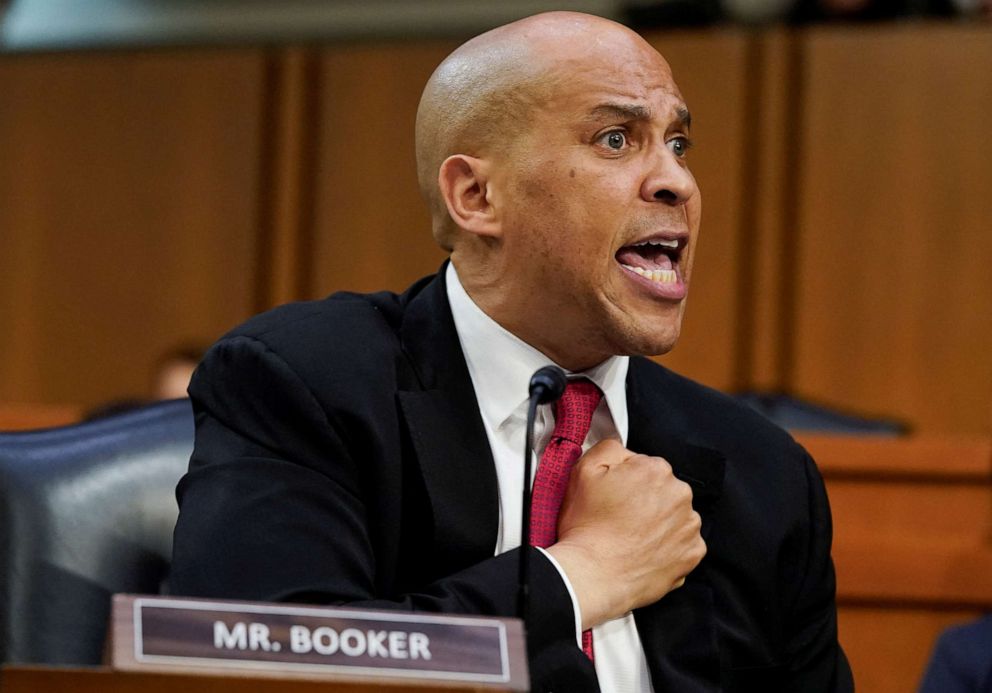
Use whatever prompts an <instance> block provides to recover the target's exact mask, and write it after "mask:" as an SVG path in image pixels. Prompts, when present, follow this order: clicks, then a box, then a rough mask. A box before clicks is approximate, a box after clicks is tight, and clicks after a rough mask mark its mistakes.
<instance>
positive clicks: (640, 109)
mask: <svg viewBox="0 0 992 693" xmlns="http://www.w3.org/2000/svg"><path fill="white" fill-rule="evenodd" d="M589 115H590V117H591V118H592V119H594V120H613V119H617V120H648V119H650V118H651V109H649V108H647V107H646V106H641V105H638V104H620V103H604V104H600V105H599V106H596V107H595V108H593V109H592V110H591V111H590V112H589ZM675 117H676V118H677V119H678V121H679V122H680V123H682V125H683V126H684V127H685V128H686V129H689V127H690V126H691V125H692V115H691V114H690V113H689V109H688V108H686V107H685V106H678V107H677V108H676V109H675Z"/></svg>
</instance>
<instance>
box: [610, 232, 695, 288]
mask: <svg viewBox="0 0 992 693" xmlns="http://www.w3.org/2000/svg"><path fill="white" fill-rule="evenodd" d="M684 248H685V239H681V240H680V239H677V238H667V239H666V238H649V239H647V240H644V241H638V242H637V243H634V244H631V245H625V246H624V247H623V248H621V249H620V250H618V251H617V254H616V259H617V262H619V263H620V265H621V266H622V267H623V268H624V269H626V270H629V271H631V272H633V273H635V274H637V275H639V276H641V277H644V278H645V279H647V280H648V281H651V282H654V283H656V284H677V283H678V282H679V280H680V278H681V277H680V272H679V260H680V258H681V257H682V251H683V249H684Z"/></svg>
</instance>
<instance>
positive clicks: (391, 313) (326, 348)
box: [218, 292, 403, 355]
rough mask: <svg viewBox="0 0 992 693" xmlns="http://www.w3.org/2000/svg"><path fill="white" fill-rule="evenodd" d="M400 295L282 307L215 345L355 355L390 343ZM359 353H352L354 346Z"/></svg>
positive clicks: (347, 296) (335, 297)
mask: <svg viewBox="0 0 992 693" xmlns="http://www.w3.org/2000/svg"><path fill="white" fill-rule="evenodd" d="M402 313H403V303H402V301H401V297H400V296H398V295H396V294H393V293H389V292H380V293H376V294H356V293H345V292H342V293H335V294H332V295H330V296H328V297H327V298H324V299H321V300H317V301H300V302H296V303H287V304H285V305H282V306H278V307H276V308H273V309H272V310H268V311H266V312H264V313H260V314H258V315H256V316H254V317H252V318H250V319H249V320H248V321H246V322H244V323H242V324H241V325H239V326H238V327H236V328H234V329H233V330H231V331H230V332H228V333H227V334H225V335H224V336H223V337H221V339H220V340H219V342H218V343H219V344H223V343H225V342H230V341H232V340H238V339H239V338H240V339H249V340H255V341H258V342H261V343H263V344H264V345H265V346H266V347H267V348H269V349H271V350H273V351H275V352H277V353H280V354H284V355H288V354H293V353H296V352H298V351H304V352H305V351H313V350H318V351H321V352H323V353H324V354H330V353H334V352H342V354H340V355H344V353H349V354H354V353H356V352H359V353H369V350H371V351H375V350H376V345H385V344H388V343H390V342H391V341H393V340H394V339H395V334H396V330H397V329H398V327H397V326H398V323H399V322H400V321H401V320H402ZM359 344H360V345H362V347H363V348H362V349H357V348H356V346H357V345H359Z"/></svg>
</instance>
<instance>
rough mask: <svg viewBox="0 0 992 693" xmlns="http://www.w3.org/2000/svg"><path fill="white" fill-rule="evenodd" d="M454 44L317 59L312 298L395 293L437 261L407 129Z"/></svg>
mask: <svg viewBox="0 0 992 693" xmlns="http://www.w3.org/2000/svg"><path fill="white" fill-rule="evenodd" d="M458 43H459V42H417V43H413V42H411V43H403V42H388V43H381V44H380V43H373V44H355V45H350V44H345V45H340V46H333V47H328V48H325V49H324V50H323V51H322V52H321V55H320V61H319V76H318V85H319V86H318V88H319V106H318V108H319V111H318V112H319V121H318V122H319V123H320V132H319V135H318V137H317V141H316V142H314V143H313V146H314V147H316V148H317V163H316V171H315V190H314V198H315V203H314V229H313V254H312V257H311V261H312V263H313V267H312V269H311V270H310V271H311V272H312V276H313V281H312V295H314V296H322V295H325V294H327V293H329V292H331V291H337V290H342V289H346V290H350V291H378V290H380V289H392V290H394V291H398V290H402V289H405V288H406V287H407V286H408V285H409V284H410V283H411V282H413V281H414V280H416V279H419V278H420V277H422V276H424V275H426V274H430V273H432V272H434V271H436V270H437V268H438V267H439V266H440V264H441V262H442V260H443V259H444V258H445V256H446V254H445V253H444V252H442V251H441V249H440V248H438V247H437V246H436V245H435V244H434V240H433V238H432V237H431V224H430V215H429V214H428V212H427V207H426V205H425V203H424V202H423V201H422V199H421V197H420V192H419V188H418V187H417V169H416V160H415V154H414V121H415V119H416V113H417V104H418V103H419V102H420V93H421V91H422V90H423V88H424V84H426V83H427V79H428V77H430V75H431V73H432V72H433V71H434V68H435V67H437V65H438V64H439V63H440V62H441V60H443V59H444V57H445V56H446V55H448V53H450V52H451V51H452V50H454V48H455V47H456V46H457V45H458Z"/></svg>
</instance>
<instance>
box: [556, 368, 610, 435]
mask: <svg viewBox="0 0 992 693" xmlns="http://www.w3.org/2000/svg"><path fill="white" fill-rule="evenodd" d="M602 397H603V393H602V392H601V391H600V389H599V388H598V387H597V386H596V385H595V384H594V383H592V382H590V381H588V380H584V379H583V380H569V381H568V384H567V385H566V386H565V393H564V394H563V395H562V396H561V399H559V400H558V402H557V403H556V404H555V430H554V433H552V436H553V437H554V438H565V439H566V440H570V441H572V442H573V443H575V444H576V445H579V446H581V445H582V442H583V441H584V440H585V439H586V434H588V433H589V427H590V426H591V425H592V414H593V412H594V411H596V407H597V406H598V405H599V400H600V399H601V398H602Z"/></svg>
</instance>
